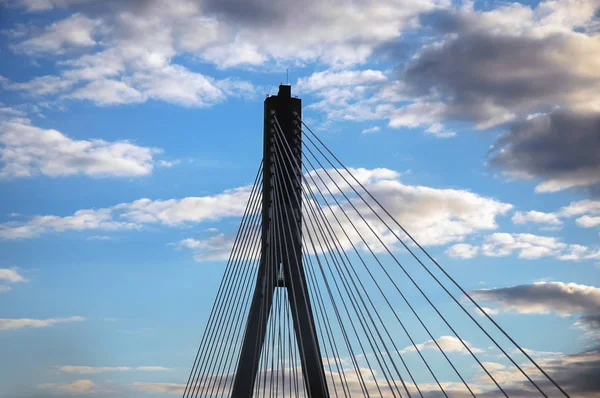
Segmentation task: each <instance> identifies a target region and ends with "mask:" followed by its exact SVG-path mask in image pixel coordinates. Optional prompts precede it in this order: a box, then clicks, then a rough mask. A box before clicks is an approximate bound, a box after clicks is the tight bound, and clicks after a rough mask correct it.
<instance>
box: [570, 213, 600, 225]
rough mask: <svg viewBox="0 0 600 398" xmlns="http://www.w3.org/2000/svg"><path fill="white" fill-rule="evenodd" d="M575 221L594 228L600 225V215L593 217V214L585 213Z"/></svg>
mask: <svg viewBox="0 0 600 398" xmlns="http://www.w3.org/2000/svg"><path fill="white" fill-rule="evenodd" d="M575 222H576V223H577V225H579V226H580V227H583V228H592V227H596V226H598V225H600V216H595V217H592V216H588V215H585V216H581V217H579V218H578V219H577V220H575Z"/></svg>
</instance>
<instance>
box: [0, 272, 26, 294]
mask: <svg viewBox="0 0 600 398" xmlns="http://www.w3.org/2000/svg"><path fill="white" fill-rule="evenodd" d="M2 282H4V283H8V284H4V283H2ZM22 282H27V279H25V278H24V277H23V275H21V274H20V273H19V270H18V269H17V268H15V267H13V268H0V293H6V292H9V291H11V290H12V286H10V284H14V283H22Z"/></svg>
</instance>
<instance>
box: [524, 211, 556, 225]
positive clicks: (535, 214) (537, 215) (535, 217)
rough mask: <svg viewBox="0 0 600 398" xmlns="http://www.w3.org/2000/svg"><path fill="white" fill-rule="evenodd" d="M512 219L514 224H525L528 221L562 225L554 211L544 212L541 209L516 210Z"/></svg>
mask: <svg viewBox="0 0 600 398" xmlns="http://www.w3.org/2000/svg"><path fill="white" fill-rule="evenodd" d="M512 221H513V223H515V224H526V223H528V222H532V223H537V224H549V225H562V221H561V220H560V219H559V218H558V216H557V215H556V214H554V213H544V212H541V211H535V210H532V211H527V212H521V211H518V212H516V213H515V214H514V215H513V217H512Z"/></svg>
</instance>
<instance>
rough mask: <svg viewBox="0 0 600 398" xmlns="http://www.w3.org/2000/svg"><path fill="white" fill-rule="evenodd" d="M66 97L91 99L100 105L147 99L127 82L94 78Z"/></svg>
mask: <svg viewBox="0 0 600 398" xmlns="http://www.w3.org/2000/svg"><path fill="white" fill-rule="evenodd" d="M65 98H74V99H81V100H89V101H92V102H95V103H96V104H98V105H116V104H130V103H136V102H144V101H145V100H146V97H145V96H144V95H143V94H142V93H141V92H140V91H139V90H137V89H136V88H134V87H131V86H129V85H128V84H127V83H125V82H122V81H117V80H111V79H98V80H94V81H92V82H90V83H88V84H87V85H85V86H83V87H80V88H78V89H76V90H74V91H73V92H71V93H69V94H66V95H65Z"/></svg>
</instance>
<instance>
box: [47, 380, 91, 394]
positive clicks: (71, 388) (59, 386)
mask: <svg viewBox="0 0 600 398" xmlns="http://www.w3.org/2000/svg"><path fill="white" fill-rule="evenodd" d="M38 387H39V388H44V389H48V390H54V391H57V392H61V393H68V394H93V393H97V392H99V391H101V389H100V388H99V387H98V386H97V385H96V384H95V383H94V382H93V381H91V380H75V381H72V382H70V383H45V384H40V385H39V386H38Z"/></svg>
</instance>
